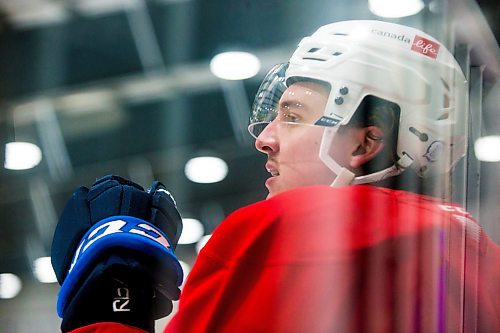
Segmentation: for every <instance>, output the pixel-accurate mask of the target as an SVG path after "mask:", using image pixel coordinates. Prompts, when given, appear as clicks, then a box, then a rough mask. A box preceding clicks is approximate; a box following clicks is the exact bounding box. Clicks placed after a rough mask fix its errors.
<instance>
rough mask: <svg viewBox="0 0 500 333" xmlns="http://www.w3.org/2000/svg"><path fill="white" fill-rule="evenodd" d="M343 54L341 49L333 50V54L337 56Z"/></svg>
mask: <svg viewBox="0 0 500 333" xmlns="http://www.w3.org/2000/svg"><path fill="white" fill-rule="evenodd" d="M341 54H342V52H339V51H337V52H333V53H332V55H333V56H336V57H337V56H339V55H341Z"/></svg>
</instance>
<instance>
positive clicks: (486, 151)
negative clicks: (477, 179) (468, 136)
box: [474, 135, 500, 162]
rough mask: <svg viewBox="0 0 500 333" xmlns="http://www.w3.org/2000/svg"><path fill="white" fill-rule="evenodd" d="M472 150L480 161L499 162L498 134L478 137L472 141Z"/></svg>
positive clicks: (499, 144) (499, 143) (499, 136)
mask: <svg viewBox="0 0 500 333" xmlns="http://www.w3.org/2000/svg"><path fill="white" fill-rule="evenodd" d="M474 151H475V153H476V157H477V159H478V160H480V161H483V162H500V135H490V136H483V137H481V138H478V139H477V140H476V142H475V143H474Z"/></svg>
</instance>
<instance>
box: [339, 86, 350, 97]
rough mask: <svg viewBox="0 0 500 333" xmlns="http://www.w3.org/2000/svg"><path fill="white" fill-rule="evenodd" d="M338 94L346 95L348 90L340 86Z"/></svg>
mask: <svg viewBox="0 0 500 333" xmlns="http://www.w3.org/2000/svg"><path fill="white" fill-rule="evenodd" d="M339 92H340V93H341V94H342V95H347V93H348V92H349V88H347V87H346V86H342V87H341V88H340V89H339Z"/></svg>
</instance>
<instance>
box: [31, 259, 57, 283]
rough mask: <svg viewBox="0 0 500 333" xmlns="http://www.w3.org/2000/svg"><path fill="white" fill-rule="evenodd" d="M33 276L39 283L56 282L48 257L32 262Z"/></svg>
mask: <svg viewBox="0 0 500 333" xmlns="http://www.w3.org/2000/svg"><path fill="white" fill-rule="evenodd" d="M33 274H34V275H35V277H36V279H37V280H38V281H40V282H41V283H54V282H57V278H56V273H55V272H54V269H53V268H52V264H51V262H50V257H42V258H38V259H35V261H33Z"/></svg>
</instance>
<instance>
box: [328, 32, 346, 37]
mask: <svg viewBox="0 0 500 333" xmlns="http://www.w3.org/2000/svg"><path fill="white" fill-rule="evenodd" d="M332 35H334V36H349V34H346V33H343V32H332Z"/></svg>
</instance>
